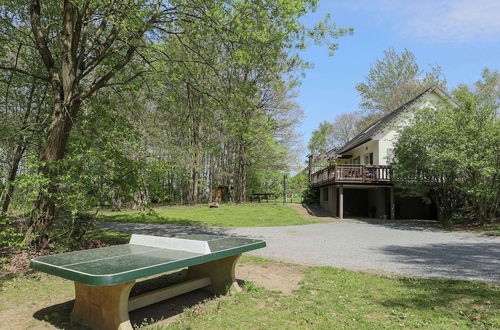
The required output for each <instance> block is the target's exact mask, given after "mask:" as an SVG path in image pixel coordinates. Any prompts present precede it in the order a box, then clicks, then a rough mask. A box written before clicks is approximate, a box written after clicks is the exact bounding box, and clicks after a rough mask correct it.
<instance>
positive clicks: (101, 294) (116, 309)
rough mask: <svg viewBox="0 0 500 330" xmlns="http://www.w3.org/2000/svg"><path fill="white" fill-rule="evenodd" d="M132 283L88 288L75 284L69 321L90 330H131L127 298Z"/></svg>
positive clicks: (87, 286) (88, 286)
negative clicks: (73, 300) (73, 303)
mask: <svg viewBox="0 0 500 330" xmlns="http://www.w3.org/2000/svg"><path fill="white" fill-rule="evenodd" d="M134 283H135V281H132V282H128V283H121V284H116V285H109V286H90V285H85V284H81V283H77V282H75V305H74V307H73V311H72V312H71V320H72V321H74V322H77V323H80V324H83V325H86V326H88V327H90V328H92V329H102V330H132V325H131V324H130V320H129V316H128V298H129V294H130V290H132V287H133V286H134Z"/></svg>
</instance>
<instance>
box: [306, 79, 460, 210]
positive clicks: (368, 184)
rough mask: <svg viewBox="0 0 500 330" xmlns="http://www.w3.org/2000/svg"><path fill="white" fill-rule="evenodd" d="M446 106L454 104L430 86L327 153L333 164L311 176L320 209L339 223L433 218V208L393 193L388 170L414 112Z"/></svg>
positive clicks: (442, 92) (442, 93) (398, 193)
mask: <svg viewBox="0 0 500 330" xmlns="http://www.w3.org/2000/svg"><path fill="white" fill-rule="evenodd" d="M443 101H445V102H453V101H452V99H451V98H450V97H449V96H448V95H447V94H446V92H444V91H443V90H441V89H440V88H439V87H437V86H433V87H430V88H428V89H426V90H425V91H424V92H423V93H421V94H419V95H418V96H416V97H415V98H413V99H412V100H410V101H409V102H407V103H405V104H404V105H402V106H401V107H399V108H398V109H396V110H394V111H393V112H391V113H389V114H387V115H386V116H384V117H382V118H380V119H379V120H378V121H376V122H375V123H374V124H373V125H371V126H370V127H368V128H367V129H365V130H364V131H362V132H361V133H359V134H358V135H357V136H355V137H354V138H353V139H352V140H351V141H349V142H348V143H346V144H345V145H344V146H343V147H341V148H340V149H338V150H335V151H331V152H329V153H327V155H326V156H327V157H328V158H329V159H331V160H332V163H333V165H330V166H328V167H326V168H324V169H321V170H319V171H317V172H315V173H311V177H310V180H311V184H312V185H313V186H314V187H317V188H318V189H319V191H320V205H321V206H322V207H323V208H325V209H327V210H329V211H330V212H331V213H332V214H333V215H335V216H338V217H339V218H343V217H344V216H358V217H371V218H374V217H375V218H389V217H390V218H392V219H394V218H426V219H429V218H434V217H435V214H434V210H433V207H432V206H431V205H427V204H424V203H423V202H422V201H421V200H420V199H418V198H410V197H405V196H404V194H402V193H401V192H399V191H395V189H394V187H393V185H392V183H391V182H390V166H389V165H390V163H391V159H392V155H393V149H394V143H395V142H396V141H397V137H398V131H399V130H400V129H404V127H405V126H406V125H408V122H409V120H410V119H411V116H412V115H413V114H414V113H415V110H416V109H419V108H428V107H434V108H436V105H437V104H438V103H439V102H443ZM310 157H313V156H310ZM311 163H312V161H311V159H310V162H309V164H310V166H311Z"/></svg>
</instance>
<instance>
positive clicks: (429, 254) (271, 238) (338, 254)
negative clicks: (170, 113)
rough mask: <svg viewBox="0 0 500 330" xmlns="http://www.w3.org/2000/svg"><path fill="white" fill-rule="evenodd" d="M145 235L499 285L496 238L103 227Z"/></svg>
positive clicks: (360, 227) (347, 225) (331, 228)
mask: <svg viewBox="0 0 500 330" xmlns="http://www.w3.org/2000/svg"><path fill="white" fill-rule="evenodd" d="M102 227H103V228H106V229H114V230H120V231H127V232H133V233H142V234H149V235H170V236H175V235H183V234H193V233H196V234H199V233H211V234H229V235H243V236H249V237H258V238H263V239H265V240H266V242H267V248H265V249H260V250H257V251H253V252H252V253H251V254H254V255H258V256H262V257H268V258H273V259H279V260H284V261H291V262H296V263H301V264H306V265H325V266H334V267H342V268H346V269H351V270H364V271H374V272H383V273H397V274H407V275H414V276H422V277H442V278H454V279H465V280H476V281H483V282H496V283H500V237H488V236H481V235H475V234H467V233H449V232H442V231H438V230H435V229H432V228H430V227H425V226H421V225H415V224H414V223H413V224H412V223H405V222H401V223H396V222H386V223H355V222H331V223H321V224H311V225H302V226H288V227H252V228H220V227H190V226H180V225H166V224H140V223H116V222H114V223H111V222H108V223H103V224H102Z"/></svg>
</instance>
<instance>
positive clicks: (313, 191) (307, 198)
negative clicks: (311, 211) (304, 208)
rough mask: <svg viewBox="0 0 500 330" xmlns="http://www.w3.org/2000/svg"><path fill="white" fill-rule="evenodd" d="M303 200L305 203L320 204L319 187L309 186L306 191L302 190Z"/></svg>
mask: <svg viewBox="0 0 500 330" xmlns="http://www.w3.org/2000/svg"><path fill="white" fill-rule="evenodd" d="M302 202H303V203H305V204H313V205H318V204H319V189H318V188H314V187H311V186H308V187H307V189H306V190H304V192H302Z"/></svg>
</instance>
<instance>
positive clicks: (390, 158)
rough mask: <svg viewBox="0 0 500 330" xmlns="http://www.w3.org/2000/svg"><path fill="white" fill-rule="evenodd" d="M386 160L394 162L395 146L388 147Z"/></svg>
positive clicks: (388, 162) (389, 162)
mask: <svg viewBox="0 0 500 330" xmlns="http://www.w3.org/2000/svg"><path fill="white" fill-rule="evenodd" d="M386 161H387V164H391V163H393V162H394V149H393V148H388V149H387V157H386Z"/></svg>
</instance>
